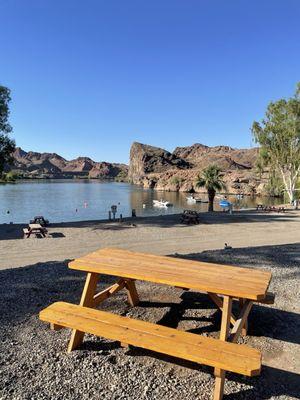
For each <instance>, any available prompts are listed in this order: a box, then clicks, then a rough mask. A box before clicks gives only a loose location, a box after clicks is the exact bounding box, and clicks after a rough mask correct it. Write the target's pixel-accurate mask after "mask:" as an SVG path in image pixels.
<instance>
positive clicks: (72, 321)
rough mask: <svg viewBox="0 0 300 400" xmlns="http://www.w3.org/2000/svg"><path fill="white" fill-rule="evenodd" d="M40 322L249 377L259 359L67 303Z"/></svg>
mask: <svg viewBox="0 0 300 400" xmlns="http://www.w3.org/2000/svg"><path fill="white" fill-rule="evenodd" d="M40 319H41V320H42V321H45V322H50V323H55V324H58V325H62V326H65V327H67V328H75V329H77V330H79V331H85V332H87V333H90V334H94V335H97V336H102V337H105V338H107V339H111V340H117V341H120V342H121V343H127V344H129V345H133V346H138V347H142V348H145V349H149V350H153V351H156V352H159V353H164V354H167V355H170V356H174V357H179V358H182V359H186V360H190V361H194V362H197V363H200V364H205V365H209V366H212V367H218V368H220V369H225V370H228V371H232V372H236V373H240V374H243V375H248V376H253V375H257V374H259V372H260V367H261V355H260V353H259V351H257V350H255V349H252V348H250V347H248V346H243V345H238V344H235V343H229V342H222V341H220V340H218V339H213V338H208V337H203V336H199V335H195V334H192V333H188V332H182V331H178V330H176V329H172V328H167V327H164V326H160V325H155V324H150V323H148V322H144V321H139V320H134V319H129V318H127V317H122V316H119V315H116V314H112V313H107V312H104V311H99V310H95V309H92V308H87V307H82V306H78V305H74V304H68V303H62V302H59V303H54V304H52V305H51V306H49V307H48V308H46V309H45V310H43V311H41V312H40Z"/></svg>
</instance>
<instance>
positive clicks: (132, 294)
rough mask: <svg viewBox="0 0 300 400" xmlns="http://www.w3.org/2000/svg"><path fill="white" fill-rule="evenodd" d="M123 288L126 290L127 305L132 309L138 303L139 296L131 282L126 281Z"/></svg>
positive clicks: (133, 283)
mask: <svg viewBox="0 0 300 400" xmlns="http://www.w3.org/2000/svg"><path fill="white" fill-rule="evenodd" d="M125 287H126V289H127V296H128V302H129V304H130V305H131V306H132V307H134V306H137V305H138V303H139V301H140V300H139V295H138V292H137V290H136V287H135V282H134V281H132V280H128V281H126V284H125Z"/></svg>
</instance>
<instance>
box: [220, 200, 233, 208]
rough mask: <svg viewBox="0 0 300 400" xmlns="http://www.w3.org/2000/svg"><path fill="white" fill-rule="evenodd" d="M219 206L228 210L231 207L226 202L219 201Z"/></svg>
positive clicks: (228, 202)
mask: <svg viewBox="0 0 300 400" xmlns="http://www.w3.org/2000/svg"><path fill="white" fill-rule="evenodd" d="M219 206H220V207H222V208H230V207H231V203H230V201H228V200H221V201H220V202H219Z"/></svg>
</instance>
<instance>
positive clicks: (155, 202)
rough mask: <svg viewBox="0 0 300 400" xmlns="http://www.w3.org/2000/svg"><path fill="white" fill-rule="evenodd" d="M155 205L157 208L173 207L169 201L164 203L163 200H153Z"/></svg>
mask: <svg viewBox="0 0 300 400" xmlns="http://www.w3.org/2000/svg"><path fill="white" fill-rule="evenodd" d="M153 205H154V206H155V207H171V206H172V205H173V204H171V203H170V202H169V201H163V200H162V199H161V200H153Z"/></svg>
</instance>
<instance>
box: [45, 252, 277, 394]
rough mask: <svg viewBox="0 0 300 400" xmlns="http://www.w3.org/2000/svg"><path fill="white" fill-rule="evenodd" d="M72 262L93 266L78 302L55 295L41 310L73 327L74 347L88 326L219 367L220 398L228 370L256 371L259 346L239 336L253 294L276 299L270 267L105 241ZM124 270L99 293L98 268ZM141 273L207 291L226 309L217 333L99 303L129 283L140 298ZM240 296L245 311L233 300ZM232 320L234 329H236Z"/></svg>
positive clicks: (134, 300) (58, 324) (124, 341)
mask: <svg viewBox="0 0 300 400" xmlns="http://www.w3.org/2000/svg"><path fill="white" fill-rule="evenodd" d="M69 268H71V269H74V270H80V271H83V272H86V273H87V276H86V281H85V285H84V288H83V292H82V295H81V300H80V304H79V305H74V304H70V303H65V302H57V303H53V304H52V305H50V306H49V307H47V308H46V309H44V310H42V311H41V312H40V319H41V320H42V321H45V322H49V323H50V324H51V327H52V329H61V328H63V327H66V328H71V329H72V335H71V340H70V343H69V346H68V351H69V352H70V351H72V350H74V349H76V348H77V347H79V346H80V345H81V343H82V341H83V338H84V334H85V333H89V334H94V335H98V336H102V337H105V338H107V339H111V340H116V341H119V342H120V343H121V345H124V346H126V345H133V346H137V347H142V348H144V349H149V350H152V351H155V352H158V353H163V354H166V355H170V356H173V357H177V358H181V359H186V360H189V361H193V362H196V363H200V364H205V365H209V366H211V367H214V371H215V376H216V383H215V389H214V400H220V399H222V396H223V388H224V382H225V371H231V372H235V373H239V374H242V375H248V376H253V375H258V374H259V373H260V369H261V353H260V351H258V350H256V349H253V348H251V347H248V346H247V345H244V344H237V341H238V339H239V337H240V335H245V334H246V329H247V319H248V315H249V312H250V310H251V308H252V305H253V303H254V302H257V303H272V302H273V301H274V297H273V296H272V295H271V294H269V293H268V292H267V290H268V286H269V283H270V280H271V273H270V272H267V271H261V270H256V269H250V268H239V267H233V266H228V265H218V264H212V263H205V262H199V261H194V260H185V259H180V258H177V257H176V258H175V257H166V256H157V255H152V254H144V253H137V252H132V251H127V250H123V249H118V248H104V249H100V250H97V251H95V252H93V253H90V254H88V255H86V256H84V257H81V258H78V259H76V260H74V261H72V262H70V263H69ZM101 274H103V275H113V276H116V277H118V278H117V281H116V283H115V284H113V285H112V286H109V287H108V288H106V289H104V290H102V291H100V292H98V293H96V289H97V282H98V278H99V276H100V275H101ZM136 280H142V281H148V282H152V283H157V284H165V285H170V286H175V287H179V288H182V289H185V290H188V289H192V290H194V291H199V292H205V293H207V295H208V296H209V298H210V299H211V300H212V301H213V302H214V303H215V305H216V306H217V308H219V309H220V311H221V313H222V319H221V327H220V337H219V339H215V338H211V337H204V336H201V335H197V334H194V333H189V332H183V331H180V330H177V329H173V328H168V327H165V326H162V325H156V324H152V323H149V322H145V321H141V320H136V319H132V318H128V317H124V316H120V315H117V314H114V313H109V312H107V311H100V310H96V309H95V308H96V307H97V306H98V305H99V304H100V303H102V302H103V301H105V300H106V299H107V298H109V297H110V296H112V295H113V294H115V293H117V292H118V291H120V290H122V289H126V291H127V295H128V301H129V303H130V305H131V306H136V305H137V304H138V302H139V296H138V292H137V289H136V286H135V281H136ZM234 300H237V301H238V303H239V314H238V315H236V314H235V313H233V311H232V303H233V301H234ZM230 328H231V329H230Z"/></svg>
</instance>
